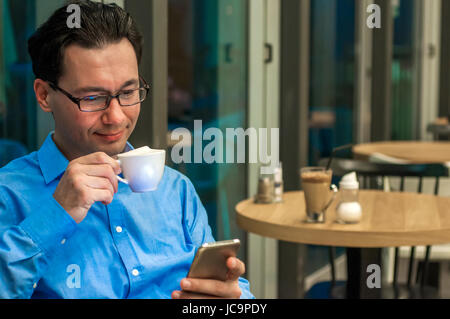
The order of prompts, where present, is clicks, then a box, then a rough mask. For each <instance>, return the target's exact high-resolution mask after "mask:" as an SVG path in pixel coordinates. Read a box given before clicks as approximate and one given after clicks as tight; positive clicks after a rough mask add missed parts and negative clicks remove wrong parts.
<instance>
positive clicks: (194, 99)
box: [168, 0, 247, 250]
mask: <svg viewBox="0 0 450 319" xmlns="http://www.w3.org/2000/svg"><path fill="white" fill-rule="evenodd" d="M246 20H247V4H246V2H245V1H241V0H220V1H219V0H193V1H191V0H170V1H169V40H168V41H169V74H168V77H169V103H168V113H169V123H168V127H169V135H170V134H171V132H173V131H174V130H175V129H177V128H185V129H187V130H188V131H189V136H190V138H187V139H186V140H184V142H186V143H187V144H188V145H189V146H188V147H187V148H188V152H190V156H189V158H190V163H189V162H185V161H183V162H181V163H174V162H171V163H170V164H169V165H171V166H172V167H174V168H175V169H177V170H179V171H180V172H182V173H184V174H186V175H187V176H188V177H189V178H190V179H191V180H192V182H193V184H194V186H195V188H196V190H197V192H198V193H199V196H200V198H201V200H202V203H203V204H204V206H205V208H206V210H207V212H208V217H209V223H210V225H211V227H212V230H213V235H214V236H215V238H216V240H222V239H229V238H234V237H239V238H241V241H242V240H243V239H244V238H243V237H244V236H242V234H243V232H242V231H241V230H239V229H238V228H237V225H236V223H235V220H234V215H235V214H234V205H235V204H236V203H237V202H239V201H240V200H243V199H245V198H246V165H245V164H244V163H242V164H237V163H231V164H228V163H225V155H226V149H227V145H228V144H227V143H228V142H230V141H227V140H226V134H225V133H226V128H243V129H244V130H245V126H246V123H247V120H246V110H247V85H246V79H247V74H246V72H247V71H246V70H247V68H246V65H247V49H246V34H247V24H246ZM200 121H201V122H200ZM195 123H197V124H196V125H195ZM210 128H213V129H218V130H219V131H220V132H221V133H222V136H216V135H214V136H212V137H211V139H209V138H208V137H207V136H206V135H204V133H205V132H206V130H208V129H210ZM216 132H217V131H216ZM216 141H217V144H215V145H218V148H220V149H214V150H213V151H212V152H211V153H208V152H207V148H208V146H212V145H211V143H214V142H216ZM176 143H177V141H176V140H175V141H173V143H172V145H171V146H173V145H174V144H176ZM222 146H223V147H222ZM196 150H201V153H200V154H197V155H200V156H199V157H200V158H198V157H197V159H196V158H195V154H194V153H195V151H196ZM220 150H222V151H223V152H222V154H220V152H219V151H220ZM171 151H172V150H171V149H170V148H169V151H168V154H171ZM205 153H208V154H212V155H213V156H216V157H215V160H214V161H213V162H212V163H208V159H207V158H206V157H205V156H204V155H205ZM235 154H236V151H235ZM169 158H170V156H169ZM198 160H199V161H198ZM235 161H236V155H235ZM221 162H222V163H221ZM245 246H246V245H245V243H243V244H242V245H241V250H244V249H245Z"/></svg>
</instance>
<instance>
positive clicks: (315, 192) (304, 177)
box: [300, 167, 333, 222]
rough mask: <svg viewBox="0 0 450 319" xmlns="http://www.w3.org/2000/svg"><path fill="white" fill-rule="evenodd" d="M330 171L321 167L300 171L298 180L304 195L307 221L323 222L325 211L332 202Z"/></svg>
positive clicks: (306, 168)
mask: <svg viewBox="0 0 450 319" xmlns="http://www.w3.org/2000/svg"><path fill="white" fill-rule="evenodd" d="M331 177H332V172H331V170H328V171H326V170H325V169H324V168H322V167H305V168H302V169H301V172H300V178H301V182H302V188H303V193H304V195H305V203H306V216H307V221H310V222H323V221H324V218H325V216H324V214H325V210H326V209H327V208H328V206H329V204H330V203H331V201H332V200H333V196H332V194H331V193H330V185H331Z"/></svg>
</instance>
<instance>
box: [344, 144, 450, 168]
mask: <svg viewBox="0 0 450 319" xmlns="http://www.w3.org/2000/svg"><path fill="white" fill-rule="evenodd" d="M375 153H381V154H383V155H387V156H390V157H394V158H398V159H403V160H407V161H409V162H411V163H412V164H433V163H446V162H450V142H446V141H439V142H438V141H436V142H426V141H387V142H373V143H366V144H358V145H355V146H353V154H354V155H355V157H356V158H363V159H367V158H368V157H369V156H370V155H374V154H375Z"/></svg>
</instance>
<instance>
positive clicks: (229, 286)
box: [172, 257, 245, 299]
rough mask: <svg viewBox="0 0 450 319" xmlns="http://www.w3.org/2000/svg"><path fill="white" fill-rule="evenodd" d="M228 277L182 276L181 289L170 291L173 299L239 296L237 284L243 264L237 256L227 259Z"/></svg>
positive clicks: (232, 297)
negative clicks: (198, 277) (202, 277)
mask: <svg viewBox="0 0 450 319" xmlns="http://www.w3.org/2000/svg"><path fill="white" fill-rule="evenodd" d="M227 267H228V274H227V277H228V279H227V280H226V281H220V280H213V279H197V278H183V279H182V280H181V289H182V290H181V291H179V290H175V291H174V292H172V298H174V299H201V298H231V299H237V298H239V297H240V296H241V293H242V292H241V289H240V287H239V285H238V279H239V277H240V276H241V275H242V274H243V273H245V265H244V263H243V262H242V261H240V260H239V259H237V258H234V257H230V258H228V259H227Z"/></svg>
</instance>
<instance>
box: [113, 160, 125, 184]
mask: <svg viewBox="0 0 450 319" xmlns="http://www.w3.org/2000/svg"><path fill="white" fill-rule="evenodd" d="M116 162H117V163H119V165H121V164H122V163H121V162H120V160H116ZM116 177H117V179H118V180H119V181H121V182H122V183H124V184H127V185H128V181H127V180H126V179H125V178H122V177H120V176H119V175H116Z"/></svg>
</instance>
